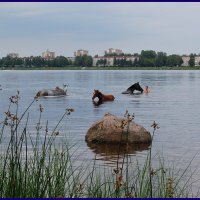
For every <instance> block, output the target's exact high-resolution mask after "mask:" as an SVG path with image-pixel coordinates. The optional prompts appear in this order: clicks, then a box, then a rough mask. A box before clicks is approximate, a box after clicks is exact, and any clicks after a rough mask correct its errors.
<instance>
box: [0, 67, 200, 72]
mask: <svg viewBox="0 0 200 200" xmlns="http://www.w3.org/2000/svg"><path fill="white" fill-rule="evenodd" d="M4 70H16V71H17V70H200V66H195V67H184V66H181V67H78V66H67V67H30V68H28V67H16V68H0V71H4Z"/></svg>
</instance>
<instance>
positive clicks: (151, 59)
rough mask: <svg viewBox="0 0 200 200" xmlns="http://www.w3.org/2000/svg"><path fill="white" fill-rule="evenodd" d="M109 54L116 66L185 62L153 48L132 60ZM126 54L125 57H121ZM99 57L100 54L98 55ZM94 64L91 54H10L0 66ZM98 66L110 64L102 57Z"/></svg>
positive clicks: (172, 64) (157, 65) (159, 65)
mask: <svg viewBox="0 0 200 200" xmlns="http://www.w3.org/2000/svg"><path fill="white" fill-rule="evenodd" d="M105 56H106V57H108V56H114V63H113V65H114V66H119V67H137V66H139V67H163V66H166V67H175V66H181V65H182V64H183V60H182V57H181V56H179V55H176V54H173V55H169V56H168V55H167V54H166V53H164V52H157V53H156V52H155V51H153V50H145V51H144V50H142V51H141V54H134V56H135V57H136V59H135V60H134V61H131V60H129V59H126V58H125V57H126V56H132V55H131V54H121V55H116V54H106V55H105ZM122 56H124V57H123V58H120V57H122ZM195 56H196V54H190V59H189V66H195ZM96 57H98V56H96ZM92 64H93V58H92V57H91V56H87V55H84V56H77V57H75V60H74V61H73V62H72V61H71V60H70V59H67V58H66V57H64V56H57V57H56V58H54V59H44V58H42V57H41V56H35V57H33V56H31V57H25V58H12V57H10V56H6V57H3V58H2V59H0V68H17V67H23V68H31V67H65V66H82V67H91V66H92ZM199 64H200V63H199ZM96 65H97V66H108V65H109V63H107V60H106V59H105V58H103V59H100V60H98V61H97V63H96Z"/></svg>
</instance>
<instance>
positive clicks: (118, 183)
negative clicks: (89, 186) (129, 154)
mask: <svg viewBox="0 0 200 200" xmlns="http://www.w3.org/2000/svg"><path fill="white" fill-rule="evenodd" d="M122 178H123V177H122V175H119V176H118V177H117V180H116V183H115V191H116V192H117V191H119V189H120V187H121V186H122Z"/></svg>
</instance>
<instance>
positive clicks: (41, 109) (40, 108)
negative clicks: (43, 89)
mask: <svg viewBox="0 0 200 200" xmlns="http://www.w3.org/2000/svg"><path fill="white" fill-rule="evenodd" d="M39 110H40V112H42V111H43V110H44V108H42V105H41V104H40V106H39Z"/></svg>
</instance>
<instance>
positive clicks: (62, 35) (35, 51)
mask: <svg viewBox="0 0 200 200" xmlns="http://www.w3.org/2000/svg"><path fill="white" fill-rule="evenodd" d="M199 20H200V2H199V3H189V2H188V3H163V2H162V3H136V2H132V3H123V2H118V3H114V2H113V3H111V2H110V3H105V2H102V3H78V2H76V3H75V2H74V3H67V2H66V3H50V2H49V3H2V2H1V3H0V57H3V56H6V55H7V53H11V52H16V53H19V55H20V56H31V55H34V56H38V55H41V53H42V52H43V51H45V50H46V49H49V50H50V51H55V52H56V55H64V56H73V52H74V51H75V50H77V49H87V50H89V53H90V54H91V55H95V54H98V55H103V53H104V51H105V50H106V49H108V48H110V47H113V48H119V49H122V50H123V51H124V52H125V53H140V52H141V50H155V51H164V52H166V53H167V54H168V55H169V54H173V53H176V54H180V55H182V54H189V53H200V23H199Z"/></svg>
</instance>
